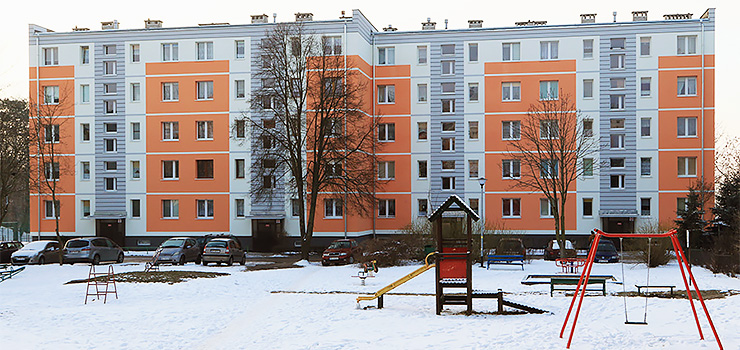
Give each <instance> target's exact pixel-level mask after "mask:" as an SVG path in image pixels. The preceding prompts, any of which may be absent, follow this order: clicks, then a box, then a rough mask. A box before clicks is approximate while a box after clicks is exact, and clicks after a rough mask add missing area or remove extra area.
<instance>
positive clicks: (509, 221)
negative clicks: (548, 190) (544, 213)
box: [484, 193, 578, 232]
mask: <svg viewBox="0 0 740 350" xmlns="http://www.w3.org/2000/svg"><path fill="white" fill-rule="evenodd" d="M541 198H545V196H544V195H542V194H539V193H511V194H490V193H487V194H486V205H485V208H484V209H485V211H486V214H485V218H486V222H488V223H497V224H499V225H500V227H503V228H505V229H507V230H522V231H527V230H543V231H547V230H550V231H553V232H554V229H555V219H553V218H543V217H541V216H540V199H541ZM504 199H519V200H520V204H521V205H520V215H519V217H503V214H504V211H503V206H504ZM525 208H526V210H525ZM577 213H578V211H577V208H576V196H575V194H572V195H571V196H570V197H569V199H568V201H567V203H566V209H565V229H566V230H575V229H576V217H577Z"/></svg>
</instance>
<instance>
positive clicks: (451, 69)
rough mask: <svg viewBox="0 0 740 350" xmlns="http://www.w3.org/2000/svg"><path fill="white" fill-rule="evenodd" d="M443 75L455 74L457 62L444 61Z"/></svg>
mask: <svg viewBox="0 0 740 350" xmlns="http://www.w3.org/2000/svg"><path fill="white" fill-rule="evenodd" d="M442 74H443V75H452V74H455V61H452V60H445V61H442Z"/></svg>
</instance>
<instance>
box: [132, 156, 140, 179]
mask: <svg viewBox="0 0 740 350" xmlns="http://www.w3.org/2000/svg"><path fill="white" fill-rule="evenodd" d="M131 178H132V179H140V178H141V162H139V161H138V160H132V161H131Z"/></svg>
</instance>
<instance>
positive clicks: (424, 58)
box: [416, 45, 429, 65]
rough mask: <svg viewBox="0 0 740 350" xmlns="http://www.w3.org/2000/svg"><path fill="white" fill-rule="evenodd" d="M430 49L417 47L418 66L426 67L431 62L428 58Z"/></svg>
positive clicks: (424, 46)
mask: <svg viewBox="0 0 740 350" xmlns="http://www.w3.org/2000/svg"><path fill="white" fill-rule="evenodd" d="M428 52H429V49H428V48H427V46H426V45H423V46H417V47H416V64H418V65H426V64H427V62H429V58H428Z"/></svg>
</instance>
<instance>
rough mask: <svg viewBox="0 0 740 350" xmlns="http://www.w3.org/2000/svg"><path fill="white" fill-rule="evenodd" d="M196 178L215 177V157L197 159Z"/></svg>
mask: <svg viewBox="0 0 740 350" xmlns="http://www.w3.org/2000/svg"><path fill="white" fill-rule="evenodd" d="M195 166H196V169H197V173H196V176H195V177H196V178H198V179H213V159H199V160H196V161H195Z"/></svg>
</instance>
